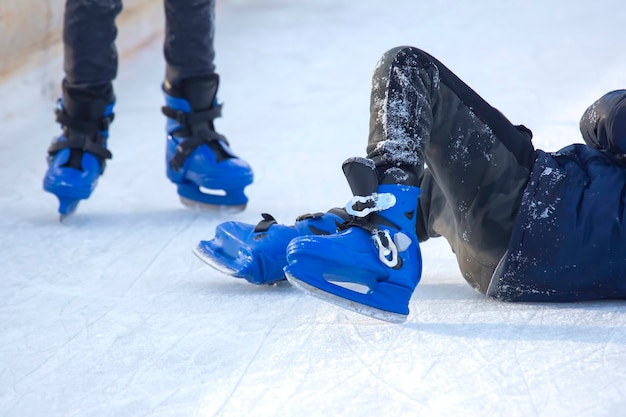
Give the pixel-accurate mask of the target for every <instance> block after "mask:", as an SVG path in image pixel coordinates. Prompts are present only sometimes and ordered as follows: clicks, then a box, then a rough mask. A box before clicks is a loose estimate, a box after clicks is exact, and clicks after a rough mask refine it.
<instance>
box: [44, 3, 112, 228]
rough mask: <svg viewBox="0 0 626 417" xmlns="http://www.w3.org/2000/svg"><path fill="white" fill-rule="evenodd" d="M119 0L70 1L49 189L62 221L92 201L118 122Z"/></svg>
mask: <svg viewBox="0 0 626 417" xmlns="http://www.w3.org/2000/svg"><path fill="white" fill-rule="evenodd" d="M121 10H122V3H121V1H119V0H111V1H108V2H96V1H91V2H85V1H80V0H68V1H67V3H66V7H65V15H64V28H63V44H64V69H65V78H64V80H63V83H62V88H63V94H62V97H61V99H60V100H59V105H58V106H57V110H56V118H57V121H58V122H59V124H60V125H61V127H62V128H63V132H62V134H61V135H60V136H58V137H57V138H55V140H54V141H53V143H52V145H51V146H50V148H49V149H48V154H49V158H48V161H49V167H48V170H47V172H46V175H45V177H44V189H45V190H46V191H48V192H51V193H53V194H54V195H56V196H57V198H58V199H59V203H60V204H59V212H60V214H61V217H62V218H63V217H65V216H66V215H68V214H70V213H72V212H73V211H74V210H75V209H76V206H77V205H78V202H79V201H80V200H82V199H86V198H89V196H90V195H91V193H92V191H93V190H94V188H95V187H96V184H97V180H98V177H99V176H100V175H101V174H102V172H103V171H104V166H105V160H106V159H108V158H111V153H110V152H109V150H108V149H107V138H108V128H109V124H110V123H111V121H112V120H113V104H114V101H115V97H114V94H113V86H112V82H113V79H114V78H115V76H116V74H117V65H118V57H117V52H116V49H115V43H114V42H115V37H116V35H117V28H116V26H115V18H116V17H117V15H118V14H119V13H120V11H121Z"/></svg>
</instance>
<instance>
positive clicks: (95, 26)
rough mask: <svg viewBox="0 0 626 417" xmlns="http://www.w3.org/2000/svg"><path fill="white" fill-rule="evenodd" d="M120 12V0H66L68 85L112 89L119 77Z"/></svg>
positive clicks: (64, 38)
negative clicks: (117, 39)
mask: <svg viewBox="0 0 626 417" xmlns="http://www.w3.org/2000/svg"><path fill="white" fill-rule="evenodd" d="M121 11H122V2H121V0H110V1H83V0H67V2H66V4H65V14H64V21H63V48H64V60H63V68H64V71H65V79H66V80H67V84H68V85H69V86H72V87H79V86H85V87H87V88H90V89H91V90H95V89H98V88H100V89H103V90H107V89H109V88H110V84H111V82H112V81H113V80H114V79H115V77H116V76H117V68H118V55H117V49H116V47H115V38H116V37H117V27H116V25H115V19H116V18H117V16H118V15H119V13H120V12H121ZM107 92H108V91H104V93H107Z"/></svg>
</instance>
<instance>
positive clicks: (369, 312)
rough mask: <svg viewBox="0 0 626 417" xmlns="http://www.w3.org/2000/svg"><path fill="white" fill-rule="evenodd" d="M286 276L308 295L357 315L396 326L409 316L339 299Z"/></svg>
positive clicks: (291, 276)
mask: <svg viewBox="0 0 626 417" xmlns="http://www.w3.org/2000/svg"><path fill="white" fill-rule="evenodd" d="M285 275H286V277H287V280H288V281H289V283H290V284H291V285H293V286H294V287H295V288H299V289H300V290H302V291H304V292H305V293H306V294H309V295H312V296H313V297H316V298H319V299H321V300H323V301H326V302H329V303H331V304H334V305H336V306H339V307H342V308H345V309H347V310H351V311H354V312H355V313H359V314H363V315H365V316H369V317H372V318H375V319H378V320H383V321H387V322H390V323H396V324H400V323H404V322H405V321H406V319H407V316H405V315H403V314H398V313H392V312H390V311H385V310H380V309H378V308H375V307H371V306H367V305H364V304H360V303H356V302H354V301H352V300H348V299H345V298H342V297H338V296H336V295H335V294H331V293H329V292H326V291H323V290H321V289H319V288H317V287H314V286H312V285H310V284H307V283H306V282H304V281H301V280H299V279H298V278H296V277H295V276H293V275H292V274H290V273H289V272H287V271H285Z"/></svg>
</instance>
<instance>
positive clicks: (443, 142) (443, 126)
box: [367, 47, 535, 292]
mask: <svg viewBox="0 0 626 417" xmlns="http://www.w3.org/2000/svg"><path fill="white" fill-rule="evenodd" d="M526 132H528V131H527V130H526V129H524V128H519V127H516V126H514V125H512V124H511V123H510V122H509V121H508V120H507V119H506V118H505V117H504V116H503V115H502V114H501V113H500V112H498V111H497V110H496V109H494V108H493V107H491V106H490V105H489V104H487V103H486V102H485V101H484V100H483V99H482V98H481V97H480V96H478V94H476V93H475V92H474V91H473V90H471V89H470V88H469V87H468V86H467V85H466V84H465V83H463V82H462V81H461V80H460V79H459V78H458V77H456V76H455V75H454V74H453V73H452V72H451V71H450V70H449V69H447V68H446V67H445V66H444V65H443V64H441V63H440V62H439V61H437V60H436V59H435V58H433V57H432V56H430V55H428V54H427V53H425V52H423V51H421V50H419V49H417V48H413V47H399V48H395V49H392V50H390V51H389V52H387V53H386V54H385V55H384V56H383V58H382V59H381V61H380V62H379V65H378V67H377V69H376V72H375V75H374V80H373V88H372V103H371V121H370V137H369V142H368V147H367V151H368V156H369V157H370V158H371V159H373V160H374V162H375V164H376V166H377V170H378V172H379V176H380V177H381V178H388V177H389V173H390V172H398V170H397V169H398V168H400V169H401V171H400V172H403V173H406V174H410V175H415V176H417V177H419V178H420V179H421V187H422V190H423V192H422V196H421V197H420V210H418V212H419V213H420V218H419V219H418V224H417V228H418V232H419V235H420V236H419V237H420V240H425V239H427V238H428V237H432V236H439V235H442V236H444V237H446V239H447V240H448V241H449V242H450V245H451V246H452V249H453V251H454V252H455V253H456V256H457V259H458V262H459V266H460V268H461V271H462V272H463V275H464V277H465V279H466V280H467V281H468V282H469V283H470V284H471V285H472V286H473V287H475V288H477V289H479V290H480V291H482V292H484V291H486V289H487V286H488V283H489V280H490V278H491V275H492V273H493V270H494V269H495V267H496V265H497V263H498V262H499V260H500V258H501V257H502V255H503V254H504V252H505V250H506V248H507V243H508V240H509V238H510V234H511V231H512V226H513V221H514V218H515V215H516V213H517V210H518V207H519V202H520V200H521V194H522V190H523V188H524V186H525V184H526V182H527V179H528V175H529V172H530V168H531V166H532V162H533V161H534V155H535V153H534V149H533V147H532V144H531V143H530V134H529V133H526ZM424 165H427V166H428V170H427V171H426V173H424ZM390 168H394V170H390ZM395 176H396V177H398V175H397V174H396V175H395ZM401 179H402V178H400V177H398V181H400V180H401ZM420 229H421V230H420Z"/></svg>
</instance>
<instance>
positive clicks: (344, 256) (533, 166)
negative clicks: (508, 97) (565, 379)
mask: <svg viewBox="0 0 626 417" xmlns="http://www.w3.org/2000/svg"><path fill="white" fill-rule="evenodd" d="M370 111H371V115H370V130H369V139H368V144H367V149H366V151H367V158H351V159H348V160H347V161H346V162H344V164H343V171H344V173H345V175H346V178H347V180H348V183H349V185H350V188H351V190H352V192H353V194H354V198H352V199H351V200H350V201H349V203H348V204H347V206H346V207H345V208H343V209H332V210H330V211H328V212H326V213H318V214H311V215H305V216H301V217H300V218H298V219H297V220H296V222H295V225H294V226H284V225H280V224H278V223H276V221H275V220H274V219H273V218H272V217H271V216H269V215H267V214H264V215H263V217H264V219H263V220H262V221H261V222H260V223H259V224H258V225H256V226H255V225H248V224H245V223H239V222H227V223H222V224H220V225H219V226H218V227H217V229H216V234H215V236H214V238H212V239H211V240H208V241H202V242H200V244H199V245H198V247H197V248H196V249H195V250H194V252H195V253H196V254H197V255H198V256H200V257H201V258H202V259H203V260H204V261H206V262H207V263H209V264H210V265H212V266H213V267H215V268H217V269H219V270H220V271H222V272H225V273H227V274H230V275H233V276H236V277H243V278H245V279H247V280H248V281H250V282H251V283H255V284H268V283H274V282H276V281H278V280H282V279H285V278H287V279H288V280H289V281H290V282H291V283H292V284H293V285H294V286H296V287H299V288H301V289H304V290H305V291H307V292H308V293H310V294H312V295H316V296H318V297H320V298H323V299H326V300H327V301H331V302H334V303H336V304H338V305H341V306H343V307H346V308H349V309H352V310H354V311H357V312H360V313H363V314H367V315H370V316H373V317H377V318H380V319H384V320H389V321H395V322H401V321H404V320H405V318H406V316H407V315H408V314H409V308H408V305H409V300H410V298H411V295H412V293H413V291H414V290H415V288H416V286H417V284H418V282H419V280H420V276H421V270H422V260H421V255H420V249H419V242H424V241H426V240H427V239H429V238H433V237H439V236H443V237H445V238H446V239H447V240H448V242H449V243H450V246H451V248H452V251H453V252H454V253H455V254H456V258H457V260H458V264H459V268H460V270H461V273H462V274H463V277H464V278H465V280H467V282H468V283H469V284H470V285H471V286H472V287H473V288H475V289H477V290H478V291H480V292H481V293H483V294H486V295H487V296H489V297H492V298H495V299H498V300H502V301H523V302H572V301H580V300H592V299H606V298H621V299H624V298H626V163H625V161H626V159H625V158H624V155H626V90H616V91H612V92H609V93H607V94H606V95H604V96H603V97H601V98H600V99H599V100H598V101H596V102H595V103H593V104H592V105H591V106H590V107H589V108H588V109H587V110H586V112H585V113H584V115H583V117H582V119H581V122H580V129H581V132H582V135H583V138H584V140H585V142H586V145H583V144H574V145H570V146H568V147H566V148H564V149H561V150H560V151H558V152H544V151H542V150H538V149H535V148H534V147H533V145H532V143H531V137H532V134H531V132H530V130H528V129H527V128H526V127H524V126H521V125H520V126H515V125H513V124H512V123H511V122H509V120H507V118H506V117H505V116H504V115H502V114H501V113H500V112H499V111H498V110H496V109H494V108H493V107H491V106H490V105H489V104H488V103H487V102H485V101H484V100H483V99H482V98H481V97H480V96H479V95H478V94H477V93H475V92H474V91H473V90H472V89H471V88H470V87H468V86H467V85H466V84H465V83H464V82H463V81H461V80H460V79H459V78H458V77H457V76H456V75H455V74H454V73H452V72H451V71H450V70H449V69H448V68H446V67H445V66H444V65H443V64H442V63H441V62H439V61H438V60H437V59H435V58H434V57H432V56H431V55H429V54H428V53H426V52H424V51H422V50H420V49H417V48H414V47H397V48H394V49H391V50H389V51H388V52H386V53H385V54H384V55H383V57H382V58H381V60H380V61H379V63H378V65H377V67H376V70H375V73H374V76H373V82H372V91H371V107H370ZM425 263H426V266H428V262H427V261H426V262H425Z"/></svg>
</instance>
